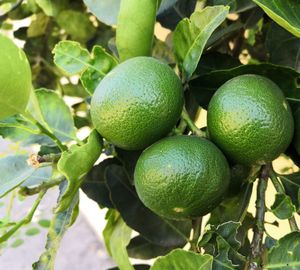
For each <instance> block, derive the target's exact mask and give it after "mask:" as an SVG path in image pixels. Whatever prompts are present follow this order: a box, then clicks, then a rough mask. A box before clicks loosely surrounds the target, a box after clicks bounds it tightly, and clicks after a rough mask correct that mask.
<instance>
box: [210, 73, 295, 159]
mask: <svg viewBox="0 0 300 270" xmlns="http://www.w3.org/2000/svg"><path fill="white" fill-rule="evenodd" d="M207 127H208V131H209V136H210V138H211V139H212V141H213V142H215V143H216V144H217V145H218V146H219V147H220V148H221V149H222V150H223V152H224V153H225V154H226V155H227V156H228V157H229V158H231V159H232V160H233V161H235V162H237V163H241V164H245V165H255V164H257V165H262V164H265V163H267V162H270V161H272V160H274V159H275V158H276V157H278V156H279V155H280V154H281V153H282V152H283V151H285V149H286V148H287V147H288V145H289V144H290V142H291V140H292V137H293V131H294V122H293V116H292V113H291V110H290V107H289V105H288V103H287V101H286V100H285V97H284V95H283V93H282V92H281V90H280V89H279V87H278V86H277V85H276V84H274V83H273V82H272V81H270V80H269V79H267V78H265V77H262V76H258V75H242V76H238V77H235V78H233V79H231V80H229V81H228V82H226V83H225V84H223V85H222V86H221V87H220V88H219V89H218V90H217V92H216V93H215V94H214V96H213V97H212V99H211V101H210V103H209V106H208V115H207Z"/></svg>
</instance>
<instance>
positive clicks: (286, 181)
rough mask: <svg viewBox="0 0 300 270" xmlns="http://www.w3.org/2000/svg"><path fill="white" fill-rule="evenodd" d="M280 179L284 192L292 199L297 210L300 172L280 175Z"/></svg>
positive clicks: (299, 205)
mask: <svg viewBox="0 0 300 270" xmlns="http://www.w3.org/2000/svg"><path fill="white" fill-rule="evenodd" d="M280 180H281V182H282V184H283V186H284V188H285V192H286V194H287V195H288V196H289V197H290V198H291V199H292V202H293V204H294V205H295V206H296V208H297V211H299V207H300V201H299V200H298V194H299V189H300V174H299V173H294V174H289V175H281V176H280Z"/></svg>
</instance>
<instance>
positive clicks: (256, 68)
mask: <svg viewBox="0 0 300 270" xmlns="http://www.w3.org/2000/svg"><path fill="white" fill-rule="evenodd" d="M243 74H257V75H262V76H265V77H268V78H269V79H271V80H272V81H274V82H275V83H276V84H277V85H278V86H279V87H280V88H281V90H282V91H283V92H284V93H285V95H286V96H287V97H289V98H297V99H299V98H300V91H299V85H298V84H297V79H298V78H299V77H300V73H298V72H296V71H295V70H293V69H291V68H288V67H283V66H277V65H273V64H257V65H254V64H251V65H242V66H239V67H236V68H232V69H224V70H215V71H211V72H209V73H207V74H204V75H201V76H199V77H197V78H196V79H194V80H192V81H191V83H190V88H191V91H192V93H193V94H194V95H195V97H196V99H197V101H198V102H199V104H200V105H201V106H203V107H205V108H206V107H207V105H208V103H209V101H210V99H211V97H212V96H213V94H214V93H215V91H216V90H217V89H218V88H219V87H220V86H221V85H222V84H224V83H225V82H226V81H228V80H230V79H232V78H233V77H236V76H239V75H243Z"/></svg>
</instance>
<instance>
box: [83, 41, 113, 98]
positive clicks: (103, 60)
mask: <svg viewBox="0 0 300 270" xmlns="http://www.w3.org/2000/svg"><path fill="white" fill-rule="evenodd" d="M117 64H118V62H117V60H116V59H115V58H114V57H113V56H111V55H110V54H108V53H107V52H106V51H105V49H104V48H102V47H101V46H94V47H93V51H92V54H91V61H90V63H89V66H88V67H87V69H86V70H85V71H84V72H83V73H82V75H81V77H80V80H81V82H82V85H83V86H84V88H85V89H86V90H87V91H88V93H90V94H91V95H92V94H93V93H94V91H95V89H96V87H97V86H98V84H99V83H100V81H101V80H102V79H103V78H104V77H105V75H106V74H107V73H108V72H109V71H110V70H112V69H113V68H114V67H115V66H116V65H117Z"/></svg>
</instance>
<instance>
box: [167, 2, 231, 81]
mask: <svg viewBox="0 0 300 270" xmlns="http://www.w3.org/2000/svg"><path fill="white" fill-rule="evenodd" d="M228 10H229V8H228V7H224V6H214V7H206V8H205V9H203V10H202V11H196V12H194V13H193V14H192V16H191V17H190V19H187V18H185V19H183V20H182V21H181V22H180V23H179V24H178V25H177V27H176V29H175V32H174V37H173V43H174V52H175V57H176V59H177V62H178V64H179V67H180V69H181V70H182V72H183V75H184V77H185V79H186V80H189V79H190V78H191V77H192V75H193V73H194V71H195V70H196V68H197V65H198V62H199V60H200V57H201V55H202V52H203V49H204V47H205V44H206V42H207V40H208V39H209V37H210V36H211V34H212V33H213V31H214V30H215V29H216V28H217V27H218V26H219V25H220V24H221V23H222V22H223V21H224V20H225V18H226V16H227V14H228Z"/></svg>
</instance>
